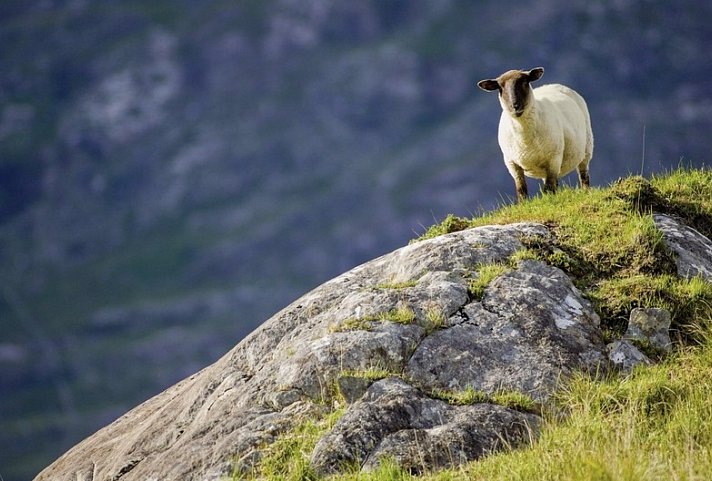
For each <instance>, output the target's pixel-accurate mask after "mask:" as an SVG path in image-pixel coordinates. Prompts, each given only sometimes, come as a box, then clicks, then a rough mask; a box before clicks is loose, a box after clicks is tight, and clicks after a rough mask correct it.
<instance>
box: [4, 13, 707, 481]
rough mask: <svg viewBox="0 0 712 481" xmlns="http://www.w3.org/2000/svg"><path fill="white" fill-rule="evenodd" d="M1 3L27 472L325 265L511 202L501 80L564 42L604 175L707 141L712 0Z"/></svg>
mask: <svg viewBox="0 0 712 481" xmlns="http://www.w3.org/2000/svg"><path fill="white" fill-rule="evenodd" d="M1 3H2V5H0V40H1V41H2V45H3V48H2V49H0V64H1V65H2V68H0V325H2V327H3V329H2V330H0V391H1V392H2V393H3V396H1V397H0V425H2V429H0V474H2V476H3V477H4V479H5V480H6V481H26V480H28V479H29V478H30V477H31V476H32V475H34V474H35V473H36V472H37V471H38V470H39V469H40V468H41V467H42V466H44V465H46V464H47V463H48V462H49V460H50V459H53V458H54V457H56V456H57V455H59V454H60V453H61V452H62V451H64V450H66V449H67V448H69V447H70V446H72V445H73V444H75V443H76V442H78V441H79V440H80V439H82V438H83V437H85V436H86V435H88V434H90V433H91V432H94V431H95V430H96V429H98V428H99V427H100V426H103V425H105V424H106V423H108V422H110V421H112V420H114V419H116V418H117V417H119V416H121V415H122V414H124V413H125V412H126V411H127V410H128V409H129V408H131V407H132V406H134V405H136V404H137V403H140V402H141V401H143V400H145V399H147V398H149V397H151V396H153V395H155V394H156V393H158V392H160V391H161V390H163V389H165V388H166V387H168V386H170V385H172V384H173V383H175V382H176V381H178V380H180V379H182V378H184V377H185V376H187V375H189V374H191V373H194V372H196V371H198V370H199V369H201V368H203V367H204V366H206V365H208V364H210V363H212V362H214V361H216V360H217V359H218V358H219V357H220V356H221V355H222V354H223V353H224V352H225V351H227V350H228V349H230V348H232V347H233V346H234V345H235V344H236V343H237V342H238V341H239V340H240V339H242V338H243V337H244V336H246V335H247V334H248V333H249V332H251V331H253V330H254V329H255V328H256V327H257V326H258V325H259V324H260V323H262V322H263V321H264V320H265V319H267V318H268V317H269V316H270V315H271V314H272V313H274V312H276V311H277V310H279V309H280V308H282V307H284V306H286V305H287V304H288V303H289V302H291V301H292V300H293V299H295V298H297V297H299V296H300V295H302V294H303V293H305V292H307V291H309V290H310V289H313V288H314V287H316V286H318V285H320V284H321V283H323V282H324V281H325V280H327V279H329V278H331V277H333V276H335V275H337V274H339V273H341V272H344V271H347V270H348V269H350V268H352V267H353V266H355V265H358V264H360V263H362V262H365V261H367V260H369V259H372V258H374V257H376V256H379V255H382V254H384V253H386V252H389V251H391V250H393V249H395V248H396V247H398V246H401V245H403V244H405V243H406V242H407V240H408V239H410V238H411V237H412V236H413V235H417V234H420V233H421V232H422V231H423V230H424V227H423V226H427V225H430V224H432V223H433V221H434V220H440V219H442V218H444V217H445V216H446V215H447V214H448V213H454V214H456V215H457V216H467V215H472V214H473V213H477V212H480V211H481V210H489V209H491V208H494V207H495V206H497V205H499V204H501V203H507V200H508V198H509V197H510V196H511V195H512V193H513V189H512V185H511V179H510V178H509V177H508V175H507V173H506V169H504V167H503V166H502V163H501V159H500V154H499V152H498V150H497V144H496V128H497V127H496V124H497V117H498V115H499V110H498V109H499V107H498V105H497V102H496V101H495V100H494V98H492V97H490V96H487V95H484V94H482V93H481V92H478V90H477V89H476V87H475V83H476V82H477V81H478V80H480V79H482V78H487V77H491V76H493V75H496V74H498V73H499V72H502V71H503V70H505V69H508V68H512V67H526V68H530V67H533V66H535V65H543V66H544V67H546V76H545V77H544V79H543V81H544V82H563V83H567V84H569V85H571V86H572V87H574V88H576V89H577V90H578V91H580V92H581V93H582V94H583V95H584V97H585V98H586V99H587V101H588V104H589V107H590V110H591V114H592V117H593V123H594V134H595V137H596V151H595V154H594V161H593V163H592V167H591V174H592V180H593V183H594V185H599V186H603V185H607V184H608V183H609V182H611V181H612V180H614V179H616V178H618V177H620V176H624V175H627V174H629V173H630V172H642V173H644V174H646V175H648V174H650V173H651V172H660V171H663V170H666V169H669V168H674V167H676V166H678V164H680V163H682V164H683V165H690V166H698V167H699V166H703V165H705V163H708V157H709V152H710V147H711V145H710V142H711V140H710V138H709V135H708V132H709V131H710V129H712V113H711V112H712V108H710V105H709V99H708V96H707V95H706V92H708V91H709V76H708V75H707V73H706V72H708V71H710V70H712V58H710V56H709V55H707V52H708V50H709V45H710V42H711V38H710V30H709V27H708V26H709V24H710V21H712V6H710V5H709V4H708V3H706V2H699V1H696V0H682V1H680V2H676V3H675V4H674V5H672V6H671V5H665V6H662V5H658V4H656V3H654V2H647V1H631V2H619V1H603V2H597V3H595V4H592V3H591V2H587V1H583V0H576V1H573V2H572V1H563V0H545V1H540V2H536V4H535V5H533V4H531V5H527V4H525V3H522V2H512V1H505V2H502V1H482V2H470V1H467V0H444V1H438V2H429V1H426V0H413V1H403V0H389V1H381V0H364V1H360V2H356V3H357V4H356V3H355V2H352V1H349V0H302V1H294V0H245V1H240V2H234V1H227V0H208V1H201V2H194V1H189V0H173V1H167V0H155V1H152V2H144V1H137V0H124V1H121V2H115V1H112V0H92V1H85V0H51V1H46V0H4V1H3V2H1ZM530 190H531V191H532V192H535V191H536V190H537V189H536V188H534V186H533V185H532V188H531V189H530ZM137 366H138V367H137Z"/></svg>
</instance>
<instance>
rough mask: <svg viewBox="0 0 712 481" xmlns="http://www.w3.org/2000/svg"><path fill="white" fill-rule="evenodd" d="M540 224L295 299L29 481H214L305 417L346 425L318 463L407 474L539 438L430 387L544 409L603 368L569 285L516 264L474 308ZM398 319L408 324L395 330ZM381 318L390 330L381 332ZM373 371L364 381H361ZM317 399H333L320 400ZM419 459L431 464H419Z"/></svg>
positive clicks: (415, 255) (512, 415) (403, 254)
mask: <svg viewBox="0 0 712 481" xmlns="http://www.w3.org/2000/svg"><path fill="white" fill-rule="evenodd" d="M550 236H551V234H550V232H549V230H548V229H547V228H546V227H545V226H543V225H540V224H524V223H521V224H510V225H504V226H485V227H480V228H475V229H469V230H465V231H462V232H456V233H452V234H448V235H445V236H441V237H437V238H435V239H431V240H427V241H423V242H418V243H415V244H412V245H409V246H406V247H403V248H401V249H399V250H396V251H394V252H392V253H390V254H387V255H385V256H383V257H380V258H378V259H375V260H373V261H370V262H368V263H366V264H363V265H361V266H359V267H357V268H355V269H353V270H351V271H349V272H347V273H345V274H343V275H341V276H339V277H337V278H335V279H333V280H331V281H329V282H327V283H325V284H323V285H322V286H320V287H318V288H317V289H315V290H313V291H312V292H310V293H308V294H306V295H304V296H303V297H301V298H300V299H298V300H297V301H295V302H294V303H292V304H291V305H289V306H288V307H286V308H285V309H283V310H282V311H281V312H279V313H277V314H276V315H275V316H274V317H272V318H271V319H269V320H268V321H266V322H265V323H264V324H263V325H262V326H261V327H260V328H259V329H257V330H256V331H254V332H253V333H252V334H250V335H249V336H248V337H247V338H245V339H244V340H243V341H242V342H240V343H239V344H238V345H237V346H236V347H235V348H233V349H232V350H231V351H230V352H228V353H227V354H226V355H225V356H224V357H223V358H222V359H220V360H219V361H217V362H216V363H215V364H213V365H211V366H209V367H207V368H205V369H204V370H202V371H200V372H199V373H197V374H195V375H193V376H191V377H189V378H187V379H185V380H184V381H182V382H180V383H178V384H176V385H175V386H173V387H171V388H169V389H168V390H166V391H164V392H163V393H161V394H159V395H157V396H155V397H154V398H152V399H150V400H148V401H146V402H145V403H143V404H142V405H140V406H138V407H136V408H135V409H133V410H132V411H130V412H129V413H127V414H126V415H124V416H123V417H121V418H119V419H118V420H116V421H115V422H114V423H112V424H111V425H109V426H107V427H105V428H104V429H102V430H100V431H99V432H97V433H96V434H94V435H93V436H91V437H89V438H87V439H86V440H84V441H83V442H81V443H80V444H78V445H77V446H75V447H74V448H72V449H71V450H70V451H68V452H67V453H66V454H65V455H63V456H62V457H61V458H59V459H58V460H57V461H55V463H53V464H52V465H50V466H49V467H48V468H47V469H45V470H44V471H43V472H42V473H40V475H38V477H37V478H36V479H37V480H53V481H54V480H57V481H60V480H70V479H71V480H87V481H89V480H104V479H115V480H118V479H121V480H127V481H128V480H145V479H157V480H158V479H160V480H164V479H165V480H169V479H182V480H208V479H211V480H212V479H216V480H217V479H220V478H221V477H223V476H229V475H230V474H231V473H232V471H233V469H234V468H235V467H237V468H249V467H250V466H251V465H252V464H253V463H255V462H256V461H257V460H259V457H260V449H261V448H262V447H264V446H265V445H268V444H270V443H271V442H273V441H274V440H275V439H276V438H277V436H279V434H280V433H282V432H284V431H286V430H288V429H289V428H290V427H292V426H293V425H294V424H295V423H297V422H299V420H300V419H303V418H304V417H305V416H321V415H323V414H324V413H325V412H327V411H328V410H329V409H330V408H329V407H328V406H329V405H330V401H331V400H333V397H334V395H335V394H334V393H335V391H336V390H337V386H340V387H343V388H344V389H346V390H347V391H348V393H347V394H348V395H345V396H344V397H345V398H346V400H347V401H348V402H349V403H350V404H349V405H348V406H347V409H346V413H345V414H344V416H343V417H342V419H341V420H340V421H339V422H338V423H337V425H336V426H335V427H334V430H333V431H332V432H330V433H327V434H326V435H325V436H324V437H323V438H322V439H321V441H320V442H319V443H318V446H317V448H316V449H315V452H314V453H313V456H312V460H313V463H314V467H315V469H317V471H322V472H326V471H329V470H330V469H332V467H333V466H338V465H340V464H341V463H342V462H344V461H348V462H352V463H357V464H360V465H361V466H362V467H364V469H369V468H372V467H374V466H375V465H377V464H378V462H379V460H380V459H381V458H382V457H384V456H387V457H391V458H395V459H397V460H398V461H399V462H401V463H402V464H403V465H405V466H408V467H409V468H410V469H411V470H413V471H418V470H419V469H421V468H422V467H423V463H425V464H427V465H428V466H429V467H431V468H432V467H438V466H449V465H453V464H458V463H461V462H463V461H467V460H470V459H474V458H477V457H479V456H482V455H483V454H485V453H487V452H491V451H493V450H496V449H499V448H501V447H502V446H503V444H504V443H502V442H501V441H502V440H507V442H508V444H510V445H512V446H516V445H518V444H520V443H522V442H525V441H527V440H529V439H530V437H531V436H534V435H535V433H536V430H537V426H538V418H537V417H536V416H535V415H532V414H526V413H521V412H517V411H512V410H511V409H507V408H504V407H502V406H496V405H492V404H486V403H485V404H473V405H469V406H451V405H449V404H447V403H446V402H444V401H441V400H438V399H434V398H433V397H432V394H433V391H434V390H448V391H453V392H456V391H459V390H464V389H466V388H474V389H475V390H479V391H483V392H485V393H495V392H497V391H501V390H509V391H519V392H522V393H524V394H527V395H529V396H531V397H532V398H534V399H535V400H537V401H545V400H546V399H547V398H548V397H549V396H550V395H551V393H552V391H553V390H554V389H555V388H556V386H557V383H558V382H560V380H561V379H564V378H565V377H566V376H567V375H568V374H569V373H571V372H572V371H574V370H578V369H583V370H589V369H596V368H597V367H598V366H599V364H600V363H601V362H605V359H606V348H605V346H604V345H603V343H602V340H601V333H600V329H599V319H598V317H597V316H596V314H595V313H594V312H593V309H592V307H591V305H590V304H589V303H588V302H587V301H586V300H585V299H584V298H583V297H582V296H581V293H580V292H578V290H577V289H576V288H575V287H574V286H573V284H572V283H571V281H570V279H569V278H568V277H567V276H566V275H565V274H564V273H563V272H562V271H560V270H559V269H556V268H554V267H551V266H548V265H546V264H544V263H541V262H534V261H523V262H520V263H519V264H518V265H517V266H516V267H515V268H514V269H513V270H510V271H509V272H505V273H504V274H503V275H501V276H499V277H497V278H495V279H494V280H493V281H492V282H491V283H490V284H489V285H488V287H487V288H486V289H485V291H484V296H483V298H482V299H481V300H475V299H473V298H472V296H471V295H470V294H469V293H468V287H467V286H468V283H469V282H470V281H471V280H472V279H473V278H475V277H477V275H478V273H477V272H478V267H479V266H481V265H483V264H491V263H505V262H507V261H508V259H509V258H510V256H512V255H513V254H514V253H515V252H517V251H518V250H520V249H522V248H523V245H522V243H521V241H520V239H521V238H523V237H527V238H531V237H537V238H539V241H540V242H547V240H548V239H550ZM395 312H405V313H407V314H408V315H407V316H406V317H405V318H400V319H395V318H392V317H389V316H390V315H391V314H392V313H395ZM389 319H390V320H389ZM373 371H378V372H383V373H386V374H385V376H386V379H382V380H380V381H376V382H373V380H368V378H367V377H365V376H363V377H361V376H359V373H363V372H373ZM324 401H327V402H326V403H325V402H324ZM423 460H425V461H423Z"/></svg>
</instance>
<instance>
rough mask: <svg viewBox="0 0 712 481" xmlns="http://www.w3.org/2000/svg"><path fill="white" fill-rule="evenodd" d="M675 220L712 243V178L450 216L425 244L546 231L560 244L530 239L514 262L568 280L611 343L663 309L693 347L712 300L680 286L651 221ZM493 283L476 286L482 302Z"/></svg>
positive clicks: (698, 174)
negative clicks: (540, 263)
mask: <svg viewBox="0 0 712 481" xmlns="http://www.w3.org/2000/svg"><path fill="white" fill-rule="evenodd" d="M653 212H661V213H668V214H673V215H676V216H678V217H680V218H682V219H683V220H684V222H685V223H687V224H688V225H690V226H692V227H694V228H695V229H697V230H698V231H700V232H701V233H703V234H706V235H707V236H712V170H709V169H700V170H685V169H679V170H676V171H674V172H671V173H669V174H667V175H663V176H657V177H653V178H652V179H650V180H649V181H648V180H646V179H644V178H642V177H630V178H627V179H622V180H619V181H617V182H615V183H614V184H613V185H612V186H611V187H609V188H603V189H599V188H590V189H587V190H583V189H578V188H576V189H572V188H563V189H560V190H559V192H557V193H556V194H553V195H552V194H544V195H540V196H538V197H535V198H533V199H530V200H528V201H526V202H522V203H519V204H515V205H510V206H506V207H503V208H501V209H498V210H496V211H494V212H491V213H487V214H484V215H482V216H479V217H475V218H472V219H464V218H455V217H454V216H448V218H446V219H445V221H443V222H442V223H441V224H439V225H436V226H433V227H431V228H430V229H429V230H428V231H427V232H426V233H425V234H424V235H423V236H422V237H421V238H420V239H427V238H431V237H434V236H437V235H441V234H443V233H446V232H453V231H455V230H457V229H460V228H462V229H464V228H468V227H478V226H483V225H490V224H509V223H513V222H538V223H542V224H545V225H547V226H548V227H549V228H550V229H551V230H552V232H553V234H554V237H555V240H554V241H553V242H552V241H548V240H542V239H539V238H536V237H535V238H524V239H522V243H523V244H524V247H525V249H524V250H523V251H520V252H519V253H517V254H515V255H514V256H513V258H512V260H521V259H524V258H533V259H541V260H544V261H546V262H548V263H549V264H551V265H554V266H556V267H559V268H560V269H562V270H564V271H565V272H567V273H568V274H569V275H570V276H571V278H572V279H573V281H574V283H575V284H576V286H577V287H578V288H579V289H580V290H581V291H582V292H583V293H584V295H586V296H587V297H588V298H589V299H591V300H592V301H593V303H594V307H595V309H596V310H597V312H598V313H599V315H600V316H601V319H602V323H603V327H604V329H606V330H607V331H608V333H609V335H610V336H611V337H616V336H620V335H621V334H622V333H623V330H624V329H625V326H626V323H627V319H628V314H629V312H630V310H631V309H632V308H633V307H664V308H666V309H668V310H669V311H670V312H671V315H672V316H671V317H672V323H673V328H674V329H677V330H678V332H680V333H681V338H682V339H685V340H687V341H697V340H698V339H697V338H696V337H695V335H694V333H695V332H696V331H697V330H698V328H697V327H696V326H698V325H699V323H700V322H701V321H700V320H701V319H703V318H706V317H711V316H712V293H711V292H710V289H709V284H705V283H704V282H703V281H701V280H694V279H693V280H691V281H686V280H680V279H678V278H677V275H676V273H677V268H676V266H675V262H674V256H673V254H672V253H671V252H670V250H669V249H668V248H667V246H666V245H665V243H664V241H663V236H662V233H661V232H660V231H659V230H658V229H657V228H656V226H655V223H654V221H653V217H652V213H653ZM482 284H484V286H486V282H485V281H484V280H483V281H477V282H475V283H473V285H472V286H471V291H472V292H473V296H474V297H475V298H477V296H478V295H481V292H482V291H483V288H484V287H483V285H482Z"/></svg>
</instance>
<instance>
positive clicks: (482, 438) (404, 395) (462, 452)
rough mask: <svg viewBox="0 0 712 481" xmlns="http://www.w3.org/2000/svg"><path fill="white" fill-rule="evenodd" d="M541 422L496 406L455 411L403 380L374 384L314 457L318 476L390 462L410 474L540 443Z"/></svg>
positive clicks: (475, 405)
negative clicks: (514, 447) (515, 447)
mask: <svg viewBox="0 0 712 481" xmlns="http://www.w3.org/2000/svg"><path fill="white" fill-rule="evenodd" d="M538 427H539V418H538V417H537V416H535V415H533V414H527V413H521V412H517V411H514V410H512V409H507V408H505V407H502V406H496V405H493V404H486V403H478V404H474V405H471V406H452V405H450V404H448V403H447V402H444V401H441V400H438V399H432V398H430V397H428V396H427V395H426V394H424V393H423V392H422V391H420V390H418V389H416V388H414V387H412V386H411V385H409V384H408V383H406V382H404V381H402V380H400V379H394V378H389V379H384V380H382V381H378V382H376V383H374V384H373V385H372V386H371V387H370V389H369V390H368V391H367V392H366V394H365V395H364V396H363V398H362V400H360V401H358V402H357V403H356V404H354V405H353V406H351V407H350V408H349V410H348V412H347V413H346V414H345V415H344V416H343V417H342V418H341V420H340V421H339V422H338V424H337V425H336V426H335V427H334V429H333V430H332V431H331V432H330V433H329V434H327V435H326V436H324V437H323V438H322V439H321V440H320V441H319V443H318V444H317V446H316V448H315V449H314V453H313V455H312V465H313V466H314V467H315V469H316V470H317V472H319V473H323V474H327V473H333V472H336V471H338V470H339V469H343V468H348V467H350V466H354V465H356V466H358V465H363V467H364V469H371V468H373V467H375V466H376V465H377V464H378V462H379V461H380V460H381V459H383V458H390V459H392V460H394V461H396V462H397V463H398V464H399V465H400V466H402V467H404V468H405V469H408V470H409V471H411V472H421V471H425V470H427V469H429V468H432V467H433V466H449V465H453V464H460V463H463V462H465V461H468V460H470V459H475V458H478V457H480V456H482V455H484V454H487V453H488V452H492V451H495V450H497V449H501V448H502V447H503V446H505V445H507V446H518V445H520V444H522V443H523V442H527V441H529V440H530V439H532V438H533V437H536V433H537V432H538Z"/></svg>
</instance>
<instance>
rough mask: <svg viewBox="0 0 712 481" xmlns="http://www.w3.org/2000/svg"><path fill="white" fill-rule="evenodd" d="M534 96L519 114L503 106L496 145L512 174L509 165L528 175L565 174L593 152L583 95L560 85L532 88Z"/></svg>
mask: <svg viewBox="0 0 712 481" xmlns="http://www.w3.org/2000/svg"><path fill="white" fill-rule="evenodd" d="M533 94H534V98H533V101H531V102H530V104H529V106H528V107H527V110H526V111H525V112H524V113H523V114H522V116H521V117H515V116H513V115H511V114H510V113H509V111H508V109H507V108H506V107H505V106H504V105H502V116H501V117H500V120H499V134H498V140H499V146H500V148H501V149H502V154H503V155H504V163H505V164H506V165H507V169H509V171H510V173H512V176H514V173H513V167H512V164H517V165H519V166H520V167H521V168H522V169H523V170H524V173H525V174H526V175H527V176H528V177H534V178H539V179H545V178H546V174H547V172H551V173H554V174H556V176H557V177H561V176H564V175H566V174H568V173H569V172H571V171H572V170H574V169H575V168H577V167H578V166H579V165H581V164H583V167H585V169H586V170H588V163H589V161H590V160H591V156H592V155H593V132H592V131H591V118H590V117H589V114H588V108H587V107H586V102H585V101H584V100H583V98H582V97H581V96H580V95H579V94H578V93H576V92H575V91H574V90H572V89H570V88H568V87H566V86H564V85H559V84H549V85H542V86H541V87H538V88H536V89H534V90H533Z"/></svg>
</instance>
